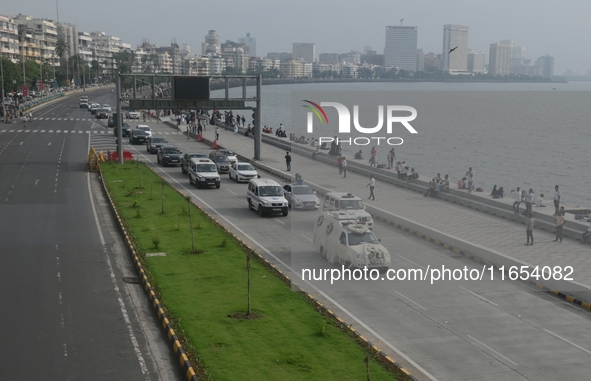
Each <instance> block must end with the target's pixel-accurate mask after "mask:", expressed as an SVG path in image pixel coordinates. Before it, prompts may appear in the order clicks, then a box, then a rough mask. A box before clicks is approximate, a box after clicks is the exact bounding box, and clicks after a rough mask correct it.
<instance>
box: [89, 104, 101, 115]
mask: <svg viewBox="0 0 591 381" xmlns="http://www.w3.org/2000/svg"><path fill="white" fill-rule="evenodd" d="M100 108H101V105H100V104H98V103H91V104H90V106H88V109H89V110H90V113H91V114H96V111H97V110H98V109H100Z"/></svg>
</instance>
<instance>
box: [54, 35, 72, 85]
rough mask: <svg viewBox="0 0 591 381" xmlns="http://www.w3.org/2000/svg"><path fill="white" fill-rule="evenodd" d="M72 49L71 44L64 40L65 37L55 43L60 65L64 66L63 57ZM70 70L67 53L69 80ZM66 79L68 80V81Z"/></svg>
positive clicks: (67, 74)
mask: <svg viewBox="0 0 591 381" xmlns="http://www.w3.org/2000/svg"><path fill="white" fill-rule="evenodd" d="M69 51H70V44H68V43H67V42H66V41H64V39H63V38H60V39H59V40H57V42H56V44H55V54H56V55H57V56H58V57H59V58H60V67H61V66H62V58H63V57H64V55H65V54H66V53H67V52H69ZM69 77H70V72H69V70H68V55H66V80H67V81H69ZM67 81H66V82H67Z"/></svg>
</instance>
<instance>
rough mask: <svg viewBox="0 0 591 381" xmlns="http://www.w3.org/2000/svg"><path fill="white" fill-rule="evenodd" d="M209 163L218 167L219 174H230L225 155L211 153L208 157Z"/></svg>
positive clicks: (228, 162)
mask: <svg viewBox="0 0 591 381" xmlns="http://www.w3.org/2000/svg"><path fill="white" fill-rule="evenodd" d="M209 158H210V160H211V161H213V162H214V163H215V165H217V167H218V172H219V173H228V172H230V160H228V157H227V156H226V155H222V154H221V153H217V152H212V153H211V154H210V155H209Z"/></svg>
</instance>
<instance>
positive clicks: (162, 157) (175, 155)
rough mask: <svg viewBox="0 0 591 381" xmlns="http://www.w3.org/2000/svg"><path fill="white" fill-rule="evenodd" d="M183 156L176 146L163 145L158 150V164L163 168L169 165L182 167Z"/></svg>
mask: <svg viewBox="0 0 591 381" xmlns="http://www.w3.org/2000/svg"><path fill="white" fill-rule="evenodd" d="M135 131H142V130H135ZM182 156H183V153H182V152H181V151H180V150H179V149H178V148H176V147H175V146H171V145H163V146H161V147H160V148H158V158H157V161H158V164H162V166H163V167H167V166H169V165H181V158H182Z"/></svg>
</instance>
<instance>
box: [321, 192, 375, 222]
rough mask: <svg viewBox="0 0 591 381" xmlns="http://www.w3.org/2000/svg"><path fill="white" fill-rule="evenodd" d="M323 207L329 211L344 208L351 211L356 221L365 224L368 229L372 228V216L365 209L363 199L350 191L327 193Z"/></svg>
mask: <svg viewBox="0 0 591 381" xmlns="http://www.w3.org/2000/svg"><path fill="white" fill-rule="evenodd" d="M323 209H324V210H329V211H338V210H344V211H346V212H349V213H353V214H355V216H356V218H357V223H359V224H366V225H367V226H368V227H369V229H373V217H372V216H371V214H369V213H368V212H366V211H365V205H364V204H363V200H362V199H361V198H360V197H357V196H355V195H354V194H352V193H344V192H329V193H327V194H326V196H325V197H324V206H323Z"/></svg>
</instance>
